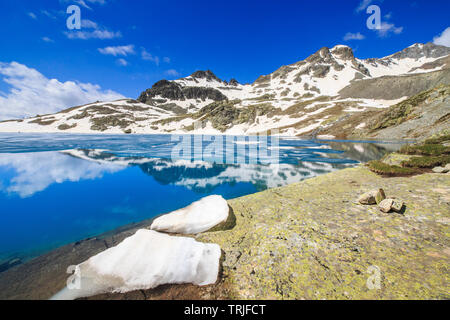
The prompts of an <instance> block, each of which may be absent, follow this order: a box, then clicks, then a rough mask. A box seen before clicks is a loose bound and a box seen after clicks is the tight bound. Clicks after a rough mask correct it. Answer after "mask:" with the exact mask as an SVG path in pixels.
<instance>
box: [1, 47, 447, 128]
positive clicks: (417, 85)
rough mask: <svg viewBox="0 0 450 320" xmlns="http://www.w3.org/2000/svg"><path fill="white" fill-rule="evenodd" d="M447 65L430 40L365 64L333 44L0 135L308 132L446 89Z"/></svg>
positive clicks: (201, 74) (22, 123)
mask: <svg viewBox="0 0 450 320" xmlns="http://www.w3.org/2000/svg"><path fill="white" fill-rule="evenodd" d="M449 66H450V48H448V47H444V46H437V45H434V44H431V43H427V44H415V45H412V46H410V47H408V48H406V49H404V50H402V51H401V52H397V53H395V54H392V55H390V56H387V57H384V58H372V59H366V60H362V59H358V58H356V57H355V56H354V54H353V51H352V49H351V48H350V47H347V46H343V45H338V46H336V47H334V48H331V49H329V48H322V49H320V50H319V51H317V52H316V53H314V54H313V55H311V56H309V57H308V58H307V59H305V60H303V61H299V62H296V63H294V64H291V65H287V66H282V67H281V68H279V69H278V70H276V71H275V72H273V73H271V74H269V75H264V76H261V77H259V78H258V79H257V80H256V81H255V82H254V83H252V84H240V83H238V82H237V81H236V80H234V79H232V80H230V81H224V80H221V79H219V78H218V77H217V76H216V75H214V73H212V72H211V71H209V70H208V71H197V72H195V73H193V74H192V75H190V76H189V77H186V78H182V79H178V80H173V81H167V80H161V81H159V82H157V83H155V84H154V85H153V86H152V87H151V88H149V89H147V90H145V91H144V92H142V94H141V95H140V96H139V98H138V99H137V100H133V99H125V100H118V101H112V102H95V103H92V104H88V105H84V106H78V107H73V108H70V109H67V110H63V111H61V112H59V113H56V114H52V115H42V116H37V117H33V118H29V119H21V120H9V121H4V122H0V132H71V133H205V134H236V135H239V134H255V133H258V132H263V131H267V130H277V131H278V132H279V133H280V134H282V135H305V134H312V133H314V132H315V131H317V130H318V129H319V128H323V127H324V126H327V125H329V124H330V123H333V122H335V121H339V120H340V119H342V118H343V117H349V116H350V117H351V116H352V115H354V114H358V113H361V112H363V111H364V112H366V111H371V110H373V111H376V110H379V109H383V108H387V107H389V106H391V105H394V104H396V103H398V102H400V101H402V100H404V99H406V98H408V97H410V96H412V95H415V94H418V93H419V92H421V91H424V90H428V89H431V88H434V87H436V86H438V85H441V84H449V83H450V68H449ZM358 125H362V123H360V124H358V123H355V126H358ZM274 132H275V131H274Z"/></svg>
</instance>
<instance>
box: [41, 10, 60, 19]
mask: <svg viewBox="0 0 450 320" xmlns="http://www.w3.org/2000/svg"><path fill="white" fill-rule="evenodd" d="M41 13H42V14H43V15H46V16H47V17H49V18H50V19H57V18H56V16H55V15H54V14H52V13H50V12H49V11H47V10H41Z"/></svg>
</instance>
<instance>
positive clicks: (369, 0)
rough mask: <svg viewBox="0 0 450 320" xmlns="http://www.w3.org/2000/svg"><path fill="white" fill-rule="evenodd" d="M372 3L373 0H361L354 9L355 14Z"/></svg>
mask: <svg viewBox="0 0 450 320" xmlns="http://www.w3.org/2000/svg"><path fill="white" fill-rule="evenodd" d="M372 2H373V0H362V1H361V2H360V3H359V5H358V7H357V8H356V12H361V11H363V10H365V9H366V8H367V7H368V6H369V5H370V4H371V3H372Z"/></svg>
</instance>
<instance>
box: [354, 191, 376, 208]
mask: <svg viewBox="0 0 450 320" xmlns="http://www.w3.org/2000/svg"><path fill="white" fill-rule="evenodd" d="M377 194H378V191H377V190H372V191H369V192H366V193H363V194H362V195H361V196H360V197H359V198H358V202H359V203H361V204H364V205H372V204H377V201H376V199H375V197H376V196H377Z"/></svg>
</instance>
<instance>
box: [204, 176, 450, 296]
mask: <svg viewBox="0 0 450 320" xmlns="http://www.w3.org/2000/svg"><path fill="white" fill-rule="evenodd" d="M373 186H379V187H380V188H383V189H384V190H389V194H392V195H395V197H398V198H399V199H402V201H404V202H405V203H407V204H408V205H407V207H405V208H404V212H405V215H404V216H403V215H392V214H380V211H379V209H378V207H377V206H361V205H359V204H354V203H352V201H349V199H352V198H353V197H354V195H355V194H359V193H362V192H364V191H365V190H370V189H371V188H372V187H373ZM388 196H389V195H388ZM449 199H450V177H449V176H447V175H436V174H431V173H427V174H422V175H417V176H413V177H395V178H389V179H386V178H382V177H380V176H378V175H376V174H374V173H371V172H370V171H369V170H367V169H366V168H364V167H357V168H353V169H345V170H341V171H338V172H334V173H331V174H326V175H322V176H319V177H317V178H313V179H309V180H305V181H303V182H300V183H296V184H292V185H289V186H286V187H282V188H276V189H271V190H267V191H264V192H261V193H257V194H252V195H249V196H246V197H242V198H238V199H234V200H229V201H228V203H229V205H230V206H231V208H233V211H234V214H235V216H236V226H235V227H234V228H233V229H231V230H226V231H220V232H214V233H213V232H211V233H210V232H207V233H202V234H200V235H198V236H197V237H196V239H197V240H198V241H203V242H213V243H217V244H219V245H220V247H221V248H222V250H223V251H224V257H225V261H224V263H223V274H224V277H223V280H222V281H223V286H224V287H226V288H227V289H228V290H229V291H228V292H229V294H230V295H229V296H226V297H224V298H235V299H450V293H449V291H448V283H449V270H448V265H449V264H450V241H449V238H448V234H449V232H450V227H449V226H450V211H449V210H448V205H447V204H446V203H450V200H449ZM394 200H396V199H394ZM375 266H376V267H377V268H375ZM373 270H379V275H380V289H376V288H375V289H373V288H372V287H369V286H368V285H367V283H368V281H369V280H370V279H371V278H373V276H374V273H373ZM371 288H372V289H371Z"/></svg>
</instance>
